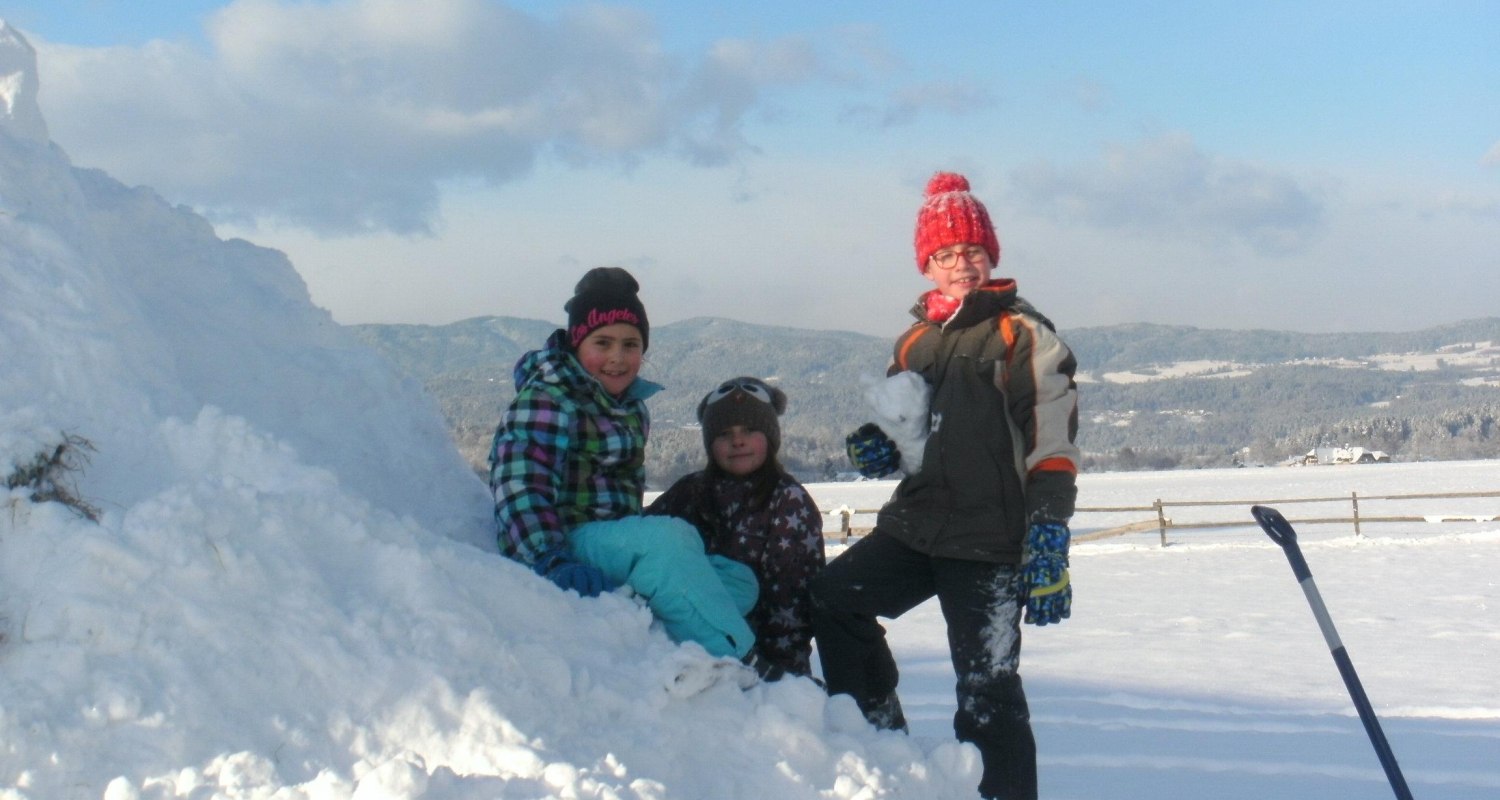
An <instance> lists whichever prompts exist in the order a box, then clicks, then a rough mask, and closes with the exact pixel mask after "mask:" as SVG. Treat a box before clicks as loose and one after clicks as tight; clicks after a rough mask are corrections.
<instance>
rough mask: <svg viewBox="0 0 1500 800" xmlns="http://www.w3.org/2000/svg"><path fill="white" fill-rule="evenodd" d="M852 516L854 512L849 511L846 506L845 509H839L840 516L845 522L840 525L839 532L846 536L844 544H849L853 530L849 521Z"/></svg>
mask: <svg viewBox="0 0 1500 800" xmlns="http://www.w3.org/2000/svg"><path fill="white" fill-rule="evenodd" d="M852 515H853V512H852V511H851V510H850V509H849V507H848V506H844V507H843V508H840V509H839V516H840V517H841V518H842V519H843V521H842V522H840V523H839V531H840V532H841V533H843V534H844V544H848V543H849V532H850V529H851V528H850V522H849V519H850V517H851V516H852Z"/></svg>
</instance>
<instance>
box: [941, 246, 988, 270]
mask: <svg viewBox="0 0 1500 800" xmlns="http://www.w3.org/2000/svg"><path fill="white" fill-rule="evenodd" d="M989 257H990V254H989V252H988V251H986V250H985V249H984V248H983V247H980V246H978V245H972V244H971V245H969V246H968V247H965V248H964V249H962V250H940V251H938V252H936V253H933V254H932V256H931V260H932V263H933V264H936V265H937V268H938V269H953V268H954V267H956V266H958V260H959V259H960V258H962V259H963V260H965V261H967V262H969V263H970V264H982V263H984V260H985V259H987V258H989Z"/></svg>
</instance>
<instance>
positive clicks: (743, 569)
mask: <svg viewBox="0 0 1500 800" xmlns="http://www.w3.org/2000/svg"><path fill="white" fill-rule="evenodd" d="M568 549H569V550H571V551H572V552H573V557H574V558H577V559H578V560H579V561H582V562H583V563H585V564H590V565H592V566H594V567H597V568H599V570H600V571H601V572H603V573H604V575H605V577H607V578H609V579H610V580H611V581H614V582H615V583H618V584H624V585H627V586H629V587H630V588H631V589H633V590H635V592H636V594H639V595H641V596H642V597H644V598H646V604H647V605H648V606H649V607H650V608H651V613H653V614H655V615H656V618H657V619H659V620H661V624H662V627H664V628H666V630H667V635H668V636H671V637H672V639H673V640H674V641H678V642H687V641H692V642H697V643H698V644H701V645H703V649H704V650H707V651H708V652H709V653H710V654H712V655H715V656H731V655H732V656H735V657H738V658H743V657H744V656H745V654H746V653H749V652H750V648H751V647H752V646H753V645H754V644H755V634H754V633H752V632H751V630H750V626H749V625H748V624H747V623H746V622H745V615H746V614H748V613H750V609H752V608H754V607H755V601H756V599H757V597H758V596H759V595H760V583H759V581H758V580H756V577H755V573H754V571H752V570H751V569H750V568H749V567H747V566H745V565H744V564H741V563H740V562H738V561H734V560H731V559H728V558H724V557H723V556H717V555H714V556H710V555H707V554H706V553H705V552H704V550H703V539H702V537H700V536H699V535H698V531H697V529H696V528H694V527H693V526H692V525H690V524H689V523H687V522H684V521H683V520H680V519H678V518H676V517H644V516H643V517H626V518H625V519H616V520H609V521H606V522H589V523H585V524H583V525H580V526H578V527H577V528H574V529H573V530H572V531H571V532H569V533H568Z"/></svg>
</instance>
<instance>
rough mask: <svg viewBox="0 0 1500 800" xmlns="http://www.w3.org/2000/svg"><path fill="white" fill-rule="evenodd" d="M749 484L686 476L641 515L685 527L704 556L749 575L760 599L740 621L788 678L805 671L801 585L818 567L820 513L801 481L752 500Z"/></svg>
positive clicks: (806, 618) (808, 642)
mask: <svg viewBox="0 0 1500 800" xmlns="http://www.w3.org/2000/svg"><path fill="white" fill-rule="evenodd" d="M754 494H755V486H754V484H753V483H752V482H750V481H747V480H742V479H739V478H733V477H718V478H714V477H710V476H709V475H708V474H707V473H706V472H695V473H693V474H691V475H686V476H684V477H682V478H681V479H679V480H678V481H677V482H676V483H674V484H672V488H670V489H668V490H667V491H666V492H664V493H662V495H661V496H660V497H658V498H656V499H655V500H654V501H652V503H651V507H650V508H649V509H647V510H646V513H648V514H664V515H669V516H673V517H680V518H682V519H685V520H687V521H688V522H691V523H693V527H695V528H697V529H698V533H699V534H700V535H702V536H703V544H704V548H705V549H706V550H707V551H708V552H709V553H710V554H715V555H721V556H724V557H726V558H732V559H734V560H735V561H738V562H740V563H741V564H745V565H747V566H749V567H750V568H751V569H752V570H754V571H755V577H756V579H757V581H758V582H759V583H760V598H759V599H758V600H757V601H756V603H755V608H753V609H751V611H750V613H749V614H748V615H747V616H746V621H747V622H749V623H750V628H751V630H753V631H755V639H756V642H757V647H759V648H760V654H761V656H762V657H764V658H765V660H766V661H767V662H769V663H771V664H775V665H778V666H780V667H782V668H783V669H785V670H786V671H787V672H790V673H792V674H794V675H809V674H811V670H812V664H811V661H810V659H811V657H812V619H811V609H810V607H809V600H808V596H807V584H808V581H810V580H811V579H812V576H813V575H815V574H817V573H818V572H819V571H821V570H822V569H823V564H824V556H823V516H822V514H820V513H819V512H818V505H817V503H815V502H813V499H812V497H811V496H810V495H809V494H808V493H807V490H806V489H805V488H803V486H802V484H800V483H798V482H797V481H796V479H794V478H791V477H789V476H785V475H783V476H781V479H780V480H779V481H777V483H776V486H775V487H774V488H773V489H772V490H771V492H770V495H769V497H766V498H764V499H762V500H761V501H760V502H757V499H756V498H755V497H754V496H753V495H754Z"/></svg>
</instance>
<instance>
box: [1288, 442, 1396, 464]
mask: <svg viewBox="0 0 1500 800" xmlns="http://www.w3.org/2000/svg"><path fill="white" fill-rule="evenodd" d="M1390 461H1391V456H1390V454H1389V453H1387V452H1385V451H1384V450H1366V449H1364V448H1363V447H1349V446H1347V445H1346V446H1344V447H1314V448H1313V449H1311V450H1309V451H1307V455H1304V456H1302V457H1301V458H1294V459H1292V461H1291V463H1292V464H1294V465H1301V466H1312V465H1315V464H1389V463H1390Z"/></svg>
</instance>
